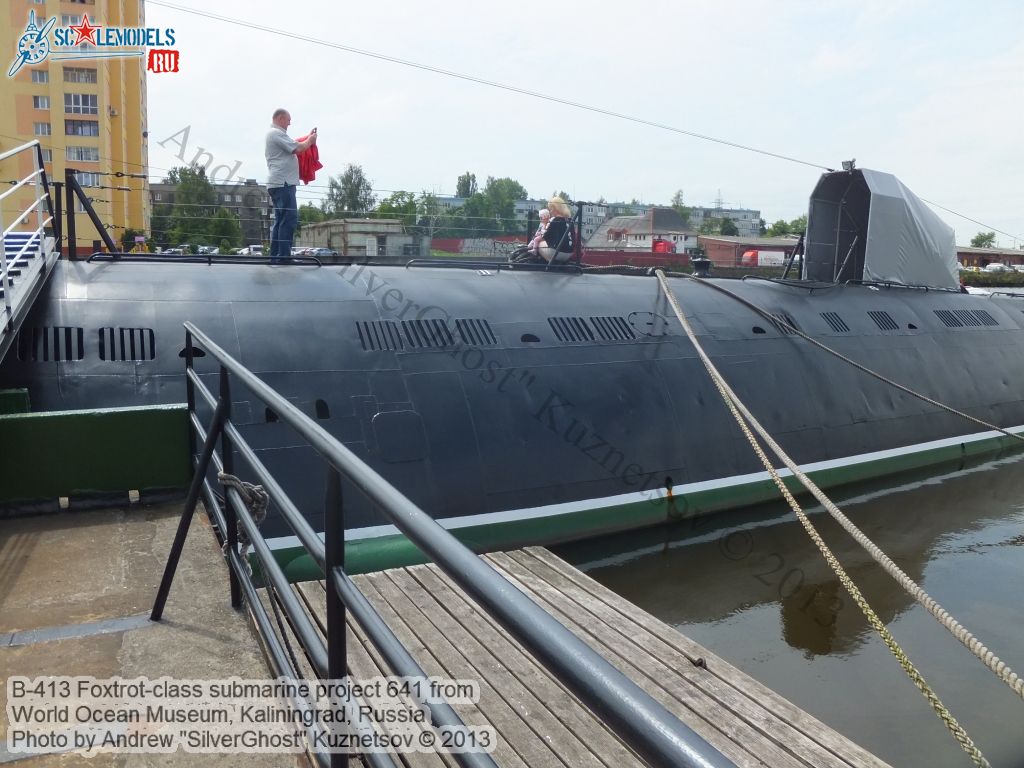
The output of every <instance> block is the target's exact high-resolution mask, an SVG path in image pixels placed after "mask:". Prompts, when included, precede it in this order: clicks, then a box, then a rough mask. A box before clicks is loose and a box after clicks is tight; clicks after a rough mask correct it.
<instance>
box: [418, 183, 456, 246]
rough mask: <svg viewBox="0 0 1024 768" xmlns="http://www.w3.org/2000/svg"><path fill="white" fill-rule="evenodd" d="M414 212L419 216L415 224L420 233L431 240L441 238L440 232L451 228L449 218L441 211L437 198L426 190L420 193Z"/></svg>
mask: <svg viewBox="0 0 1024 768" xmlns="http://www.w3.org/2000/svg"><path fill="white" fill-rule="evenodd" d="M416 212H417V213H418V214H419V218H418V219H417V221H416V223H417V225H418V226H419V230H420V232H421V233H423V234H424V235H426V236H427V237H429V238H431V239H433V238H435V237H443V235H442V234H441V233H442V231H443V230H444V229H445V228H446V227H450V226H451V216H450V215H449V214H447V213H446V212H445V211H443V210H442V208H441V203H440V202H439V201H438V199H437V196H436V195H433V194H431V193H430V192H427V191H426V190H424V191H423V192H422V193H420V197H419V200H417V202H416Z"/></svg>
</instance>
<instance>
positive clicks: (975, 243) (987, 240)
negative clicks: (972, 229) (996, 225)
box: [971, 232, 996, 248]
mask: <svg viewBox="0 0 1024 768" xmlns="http://www.w3.org/2000/svg"><path fill="white" fill-rule="evenodd" d="M995 247H996V233H995V232H979V233H978V234H976V235H975V236H974V237H972V238H971V248H995Z"/></svg>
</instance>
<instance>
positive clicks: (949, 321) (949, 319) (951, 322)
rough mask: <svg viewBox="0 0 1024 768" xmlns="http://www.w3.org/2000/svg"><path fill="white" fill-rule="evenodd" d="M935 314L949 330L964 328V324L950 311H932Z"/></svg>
mask: <svg viewBox="0 0 1024 768" xmlns="http://www.w3.org/2000/svg"><path fill="white" fill-rule="evenodd" d="M932 311H933V312H935V316H936V317H938V318H939V320H941V321H942V324H943V325H945V326H946V327H947V328H963V326H964V324H963V323H961V322H960V321H959V320H958V319H957V317H956V315H954V314H953V313H952V312H950V311H949V310H948V309H936V310H932Z"/></svg>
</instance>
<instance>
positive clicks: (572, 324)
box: [548, 317, 594, 341]
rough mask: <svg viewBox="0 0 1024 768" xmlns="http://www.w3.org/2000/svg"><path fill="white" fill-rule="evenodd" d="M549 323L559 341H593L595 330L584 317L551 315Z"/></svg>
mask: <svg viewBox="0 0 1024 768" xmlns="http://www.w3.org/2000/svg"><path fill="white" fill-rule="evenodd" d="M548 325H550V326H551V330H553V331H554V332H555V336H556V337H557V338H558V340H559V341H593V340H594V332H593V331H592V330H590V325H589V324H588V323H587V321H586V319H585V318H582V317H549V318H548Z"/></svg>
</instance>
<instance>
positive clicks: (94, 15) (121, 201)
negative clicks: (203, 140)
mask: <svg viewBox="0 0 1024 768" xmlns="http://www.w3.org/2000/svg"><path fill="white" fill-rule="evenodd" d="M30 13H34V15H35V24H36V27H37V28H38V29H43V28H44V26H45V24H46V22H47V21H49V20H50V19H52V18H56V27H69V26H72V25H78V24H81V22H82V17H83V16H85V15H86V14H88V16H89V21H90V22H91V23H92V24H98V25H102V26H104V27H108V26H109V27H144V26H145V18H144V17H145V12H144V2H143V0H5V2H4V3H3V8H2V10H0V51H4V52H5V53H4V55H3V57H2V58H3V61H4V64H3V68H4V71H3V72H2V73H0V78H5V82H4V86H3V88H0V152H3V151H5V150H8V149H11V148H13V147H16V146H18V145H20V144H24V143H25V142H28V141H31V140H33V139H38V140H39V142H40V144H41V145H42V147H43V159H44V164H45V168H46V172H47V176H48V177H49V179H50V180H51V181H63V180H64V171H65V169H66V168H74V169H76V170H77V171H80V173H79V174H78V175H77V178H78V183H79V184H81V185H82V186H83V187H85V188H86V190H85V191H86V194H87V195H88V196H89V197H90V198H92V200H93V206H94V208H95V209H96V212H97V214H98V215H99V218H100V220H101V221H102V222H103V223H104V224H106V225H109V227H108V228H109V229H110V232H111V235H112V237H113V239H114V240H115V241H119V240H120V238H121V235H122V234H123V232H124V230H125V229H135V230H140V231H146V229H147V227H148V224H149V216H150V203H149V194H148V183H147V181H146V178H145V175H146V173H147V168H148V140H147V136H148V134H147V131H148V128H147V118H146V72H145V65H146V62H145V58H144V57H142V56H135V57H131V58H120V57H109V58H80V59H63V60H60V59H54V57H53V56H48V57H47V58H46V59H44V60H43V61H42V62H40V63H39V64H37V65H32V64H29V63H26V64H25V65H24V66H22V67H20V69H18V71H17V72H16V73H15V74H14V75H13V76H12V77H8V70H9V68H10V66H11V63H12V61H15V60H16V56H17V52H18V43H19V40H20V39H21V38H22V36H23V35H24V34H25V33H26V27H27V25H28V23H29V19H30ZM51 34H52V33H51ZM90 50H94V49H93V48H92V47H91V46H90V45H89V44H88V43H85V44H83V45H81V46H77V47H76V48H75V51H76V52H78V53H88V51H90ZM32 169H33V165H32V163H31V158H29V157H27V156H25V155H24V153H22V154H21V155H19V156H18V158H17V159H16V160H15V159H11V160H8V161H4V162H3V163H0V179H2V180H8V179H13V178H15V177H17V178H19V179H20V178H23V177H25V176H26V175H28V174H29V173H31V172H32ZM117 172H121V173H138V174H142V175H143V178H130V177H126V176H120V177H119V176H114V175H112V174H115V173H117ZM34 199H35V194H34V190H33V189H32V188H31V187H27V188H22V189H20V190H18V192H17V193H15V195H12V196H11V198H8V199H6V200H5V201H4V216H5V220H4V226H5V227H7V226H9V225H10V224H11V222H10V220H9V218H6V217H9V216H10V215H11V214H10V211H11V210H23V209H24V208H25V207H27V206H29V205H31V204H32V202H33V200H34ZM75 207H76V213H75V216H76V219H75V225H76V229H77V235H78V239H79V242H78V247H79V248H84V249H90V248H91V247H92V244H93V242H94V241H95V240H97V239H98V235H97V233H96V231H95V228H94V227H93V226H92V223H91V222H90V221H89V219H88V217H87V216H86V215H85V213H84V212H83V209H82V208H81V206H80V205H76V206H75ZM34 222H35V217H34V216H33V217H28V218H27V219H26V220H25V221H24V223H23V226H22V227H19V228H20V229H34V228H35V226H36V224H35V223H34ZM66 231H67V226H65V232H66Z"/></svg>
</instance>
